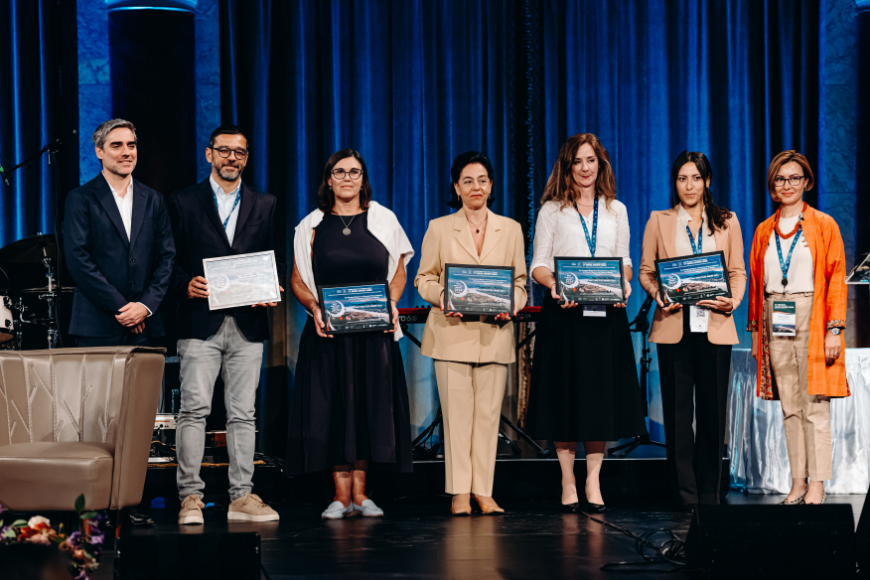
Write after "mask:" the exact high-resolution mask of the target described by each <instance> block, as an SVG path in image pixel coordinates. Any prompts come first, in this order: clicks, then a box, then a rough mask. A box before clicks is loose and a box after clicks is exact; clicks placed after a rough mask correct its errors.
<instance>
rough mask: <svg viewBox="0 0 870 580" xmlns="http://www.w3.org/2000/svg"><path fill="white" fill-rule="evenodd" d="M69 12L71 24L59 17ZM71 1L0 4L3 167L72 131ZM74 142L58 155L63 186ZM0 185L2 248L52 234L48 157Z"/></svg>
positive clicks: (70, 174)
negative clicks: (7, 182) (36, 235)
mask: <svg viewBox="0 0 870 580" xmlns="http://www.w3.org/2000/svg"><path fill="white" fill-rule="evenodd" d="M70 14H71V15H72V23H73V25H72V26H61V21H62V20H63V19H64V18H68V17H69V16H70ZM75 33H76V31H75V4H74V3H72V4H70V3H65V4H64V5H60V4H59V3H58V2H57V1H56V0H2V1H0V63H2V65H0V165H2V166H3V167H4V168H6V169H7V170H8V169H9V168H11V167H12V166H14V165H16V164H18V163H20V162H22V161H24V160H25V159H27V158H29V157H31V156H32V155H34V154H35V153H37V152H38V151H39V150H40V149H41V148H42V146H43V145H45V144H47V143H48V142H49V141H51V140H53V139H56V138H61V137H64V136H65V135H66V134H68V133H69V132H70V131H72V130H73V129H75V128H76V123H75V107H76V106H77V103H78V98H77V87H76V75H75V66H74V62H73V63H72V66H71V67H70V66H69V65H70V64H71V63H70V59H72V60H73V61H74V59H75V49H74V48H73V51H72V53H71V54H70V53H66V54H64V48H69V46H73V47H74V46H75ZM77 156H78V144H77V143H76V140H75V139H69V140H68V141H67V143H66V144H65V146H64V148H63V150H62V151H61V153H60V154H59V156H58V157H59V161H60V164H61V165H60V166H61V172H60V180H61V191H64V190H65V189H64V188H65V187H67V186H69V187H70V189H71V188H72V187H75V186H76V185H77V180H78V169H77V165H76V158H77ZM10 181H11V182H12V187H9V188H7V187H6V186H5V185H3V184H2V182H0V193H2V194H0V246H3V245H6V244H8V243H10V242H13V241H15V240H18V239H21V238H23V237H26V236H32V235H35V234H36V233H37V232H43V233H51V232H54V223H55V213H54V202H53V195H54V181H53V178H52V174H51V168H50V167H49V165H48V161H47V157H45V156H44V157H42V158H41V159H39V160H38V161H36V162H35V163H33V165H31V166H30V168H29V169H24V168H21V169H19V170H18V171H16V172H15V173H14V174H12V175H11V176H10Z"/></svg>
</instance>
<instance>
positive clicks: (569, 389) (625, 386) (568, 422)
mask: <svg viewBox="0 0 870 580" xmlns="http://www.w3.org/2000/svg"><path fill="white" fill-rule="evenodd" d="M537 329H538V332H537V334H536V335H535V355H534V359H533V363H532V364H533V366H532V380H531V385H530V387H529V389H530V392H529V413H528V418H527V424H526V426H527V429H528V431H529V433H531V434H532V436H534V437H535V438H537V439H546V440H548V441H565V442H569V441H616V440H618V439H622V438H624V437H634V436H635V435H645V434H646V433H647V430H646V423H645V421H644V416H643V406H642V401H641V395H642V393H641V390H640V383H639V382H638V380H637V366H636V362H635V358H634V347H633V345H632V342H631V333H630V331H629V329H628V315H627V314H626V312H625V309H624V308H616V307H613V306H607V316H606V317H602V318H596V317H589V316H583V306H582V305H581V306H577V307H576V308H570V309H564V310H563V309H562V308H561V307H560V306H559V304H558V303H557V302H556V301H555V300H553V299H552V298H551V297H550V296H547V297H546V298H545V299H544V304H543V306H542V307H541V320H540V322H539V323H538V324H537Z"/></svg>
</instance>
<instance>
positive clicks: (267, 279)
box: [202, 250, 281, 310]
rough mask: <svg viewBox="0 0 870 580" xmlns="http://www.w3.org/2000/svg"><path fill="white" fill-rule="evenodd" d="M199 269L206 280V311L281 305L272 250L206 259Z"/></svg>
mask: <svg viewBox="0 0 870 580" xmlns="http://www.w3.org/2000/svg"><path fill="white" fill-rule="evenodd" d="M202 269H203V271H204V273H205V279H206V280H208V308H209V310H221V309H223V308H235V307H237V306H250V305H251V304H257V303H259V302H280V301H281V291H280V289H279V284H278V268H277V267H276V265H275V252H273V251H272V250H269V251H268V252H256V253H253V254H238V255H237V256H224V257H222V258H206V259H204V260H203V261H202Z"/></svg>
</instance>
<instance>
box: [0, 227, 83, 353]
mask: <svg viewBox="0 0 870 580" xmlns="http://www.w3.org/2000/svg"><path fill="white" fill-rule="evenodd" d="M59 257H60V256H59V253H58V246H57V242H56V237H55V236H54V235H53V234H49V235H42V234H37V235H35V236H30V237H27V238H23V239H21V240H18V241H16V242H12V243H11V244H7V245H5V246H3V247H2V248H0V273H2V274H3V275H4V276H5V278H6V289H5V290H0V348H2V349H12V350H24V349H30V348H58V347H60V346H63V344H62V343H63V339H62V337H61V334H60V329H61V321H60V313H61V310H65V314H66V317H65V318H66V319H67V320H68V318H69V314H70V310H71V304H70V303H69V302H70V301H69V300H67V299H68V298H71V297H72V292H73V291H74V288H72V287H60V286H59V285H58V281H59V276H58V266H59V264H60V260H59ZM43 284H44V285H43ZM61 297H63V298H64V299H65V300H64V302H65V303H66V304H64V306H65V308H62V305H61ZM67 346H71V345H67Z"/></svg>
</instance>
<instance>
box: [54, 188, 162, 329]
mask: <svg viewBox="0 0 870 580" xmlns="http://www.w3.org/2000/svg"><path fill="white" fill-rule="evenodd" d="M65 208H66V209H65V213H64V222H63V242H64V244H63V245H64V255H65V256H66V265H67V268H69V272H70V274H71V275H72V278H73V281H74V282H75V286H76V291H75V295H74V297H73V308H72V320H71V321H70V328H69V332H70V334H72V335H76V336H115V335H117V334H119V333H121V332H122V331H123V330H124V327H123V326H122V325H121V323H119V322H118V321H117V320H116V319H115V315H116V314H118V310H119V309H120V308H121V307H123V306H124V305H126V304H128V303H129V302H141V303H142V304H144V305H145V306H147V307H148V309H149V310H151V312H152V315H151V316H150V317H148V318H146V319H145V335H146V336H149V337H157V336H163V319H162V318H161V316H160V312H159V309H160V303H161V302H163V297H164V296H165V295H166V292H167V291H168V289H169V282H170V280H171V278H172V262H173V260H174V259H175V244H174V243H173V241H172V226H171V224H170V222H169V212H168V211H167V209H166V203H165V202H164V201H163V196H162V195H161V194H159V193H157V192H156V191H154V190H153V189H151V188H150V187H147V186H145V185H143V184H141V183H139V182H138V181H136V180H135V179H134V180H133V216H132V220H131V223H130V239H129V240H128V239H127V232H126V230H124V222H122V221H121V212H119V211H118V205H117V204H116V203H115V198H114V197H113V196H112V190H111V188H110V187H109V183H108V182H107V181H106V178H105V177H103V175H102V173H101V174H99V175H97V177H95V178H94V179H92V180H91V181H89V182H88V183H86V184H84V185H82V186H81V187H79V188H78V189H74V190H72V191H71V192H70V193H69V195H67V198H66V205H65Z"/></svg>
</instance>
